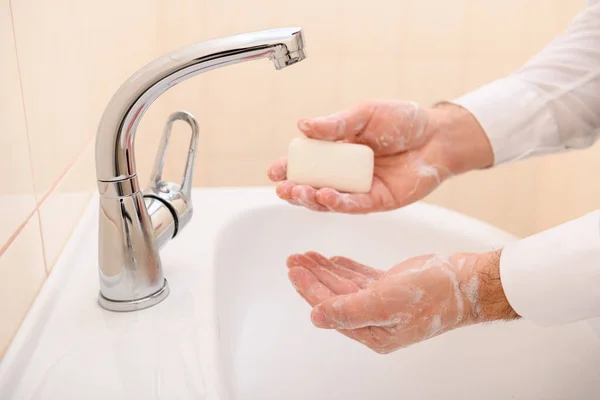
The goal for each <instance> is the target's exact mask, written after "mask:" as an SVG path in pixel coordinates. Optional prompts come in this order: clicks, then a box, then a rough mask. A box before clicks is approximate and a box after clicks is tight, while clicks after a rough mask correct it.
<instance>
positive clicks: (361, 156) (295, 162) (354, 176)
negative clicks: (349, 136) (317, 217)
mask: <svg viewBox="0 0 600 400" xmlns="http://www.w3.org/2000/svg"><path fill="white" fill-rule="evenodd" d="M373 167H374V155H373V150H372V149H371V148H370V147H369V146H365V145H362V144H354V143H336V142H327V141H323V140H315V139H309V138H305V137H300V138H296V139H294V140H292V142H291V143H290V147H289V150H288V166H287V178H288V179H289V180H291V181H292V182H294V183H297V184H301V185H310V186H312V187H314V188H318V189H320V188H332V189H335V190H338V191H340V192H345V193H368V192H369V191H370V190H371V184H372V182H373Z"/></svg>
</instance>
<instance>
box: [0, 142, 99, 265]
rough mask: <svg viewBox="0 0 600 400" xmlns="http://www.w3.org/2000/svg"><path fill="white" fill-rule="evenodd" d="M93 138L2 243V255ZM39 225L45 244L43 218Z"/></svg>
mask: <svg viewBox="0 0 600 400" xmlns="http://www.w3.org/2000/svg"><path fill="white" fill-rule="evenodd" d="M92 140H93V137H92V138H91V139H90V140H89V141H88V142H87V143H86V144H85V145H83V147H82V151H81V153H80V154H78V155H77V156H76V157H75V159H74V160H73V161H72V162H71V163H70V164H69V165H68V166H67V167H66V168H65V170H64V171H63V172H62V173H61V174H60V176H59V177H58V179H57V180H56V181H55V182H54V183H53V184H52V186H51V187H50V189H48V191H47V192H46V194H44V196H42V198H41V199H40V200H39V202H37V203H36V205H35V207H34V208H33V210H32V211H31V212H30V213H29V215H27V217H25V220H24V221H23V222H22V223H21V225H19V227H18V228H17V229H15V231H14V233H13V234H12V235H11V236H10V237H9V238H8V240H7V241H6V242H5V243H4V244H3V245H2V247H0V257H1V256H2V254H4V252H5V251H6V250H7V249H8V248H9V247H10V245H11V244H12V242H14V241H15V239H16V238H17V236H18V235H19V233H21V231H22V230H23V228H25V225H27V223H28V222H29V221H30V220H31V218H32V217H33V215H34V214H35V213H36V212H37V213H38V216H39V210H40V207H41V206H42V205H43V204H44V203H45V201H46V199H47V198H48V197H50V195H51V194H52V193H53V192H54V190H55V189H56V187H57V186H58V184H59V183H60V181H61V180H62V179H63V178H64V177H65V175H66V174H67V173H68V172H69V171H70V170H71V168H73V166H74V165H75V164H76V163H77V161H79V159H80V158H81V157H82V156H83V153H84V151H83V150H85V148H86V147H87V146H89V145H90V143H91V142H92ZM34 196H35V194H34ZM39 225H40V234H41V235H42V245H43V234H42V233H41V227H42V222H41V219H40V220H39ZM42 248H43V246H42Z"/></svg>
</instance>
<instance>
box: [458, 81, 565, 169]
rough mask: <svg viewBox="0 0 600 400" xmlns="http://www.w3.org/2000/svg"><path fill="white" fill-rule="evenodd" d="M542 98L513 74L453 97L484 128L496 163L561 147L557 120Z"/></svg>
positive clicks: (548, 151) (545, 152)
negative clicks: (455, 97) (456, 97)
mask: <svg viewBox="0 0 600 400" xmlns="http://www.w3.org/2000/svg"><path fill="white" fill-rule="evenodd" d="M544 102H545V100H544V98H543V96H541V95H540V94H539V93H538V92H536V91H535V90H534V89H533V88H532V87H531V86H529V85H527V84H526V83H525V82H523V81H521V80H520V79H518V78H517V77H515V76H509V77H506V78H502V79H498V80H496V81H493V82H491V83H489V84H487V85H485V86H482V87H480V88H478V89H476V90H474V91H472V92H469V93H467V94H465V95H463V96H462V97H459V98H458V99H456V100H454V101H453V103H454V104H456V105H459V106H461V107H463V108H465V109H467V110H468V111H469V112H471V114H473V116H474V117H475V118H476V119H477V121H478V122H479V124H480V125H481V127H482V128H483V130H484V132H485V133H486V135H487V137H488V138H489V140H490V143H491V145H492V150H493V152H494V164H495V165H498V164H502V163H506V162H509V161H516V160H518V159H522V158H527V157H530V156H533V155H539V154H547V153H552V152H556V151H557V150H559V149H561V146H560V143H559V137H558V127H557V124H556V122H555V120H554V117H553V116H552V114H551V112H550V110H549V108H548V107H547V105H545V104H544Z"/></svg>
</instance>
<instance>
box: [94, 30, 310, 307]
mask: <svg viewBox="0 0 600 400" xmlns="http://www.w3.org/2000/svg"><path fill="white" fill-rule="evenodd" d="M265 57H268V58H270V59H271V61H273V63H274V64H275V68H276V69H278V70H279V69H282V68H284V67H287V66H288V65H292V64H295V63H297V62H299V61H301V60H303V59H304V58H305V57H306V55H305V52H304V38H303V35H302V31H301V29H300V28H282V29H272V30H265V31H259V32H253V33H247V34H240V35H235V36H230V37H225V38H220V39H215V40H210V41H206V42H201V43H196V44H194V45H191V46H188V47H184V48H182V49H179V50H176V51H173V52H172V53H169V54H166V55H164V56H162V57H160V58H158V59H156V60H154V61H153V62H151V63H150V64H148V65H146V66H145V67H143V68H142V69H140V70H139V71H137V72H136V73H135V74H133V75H132V76H131V77H130V78H129V79H128V80H127V81H126V82H125V83H124V84H123V85H122V86H121V87H120V88H119V89H118V90H117V92H116V93H115V94H114V96H113V97H112V99H111V100H110V102H109V103H108V105H107V107H106V109H105V111H104V114H103V115H102V119H101V120H100V124H99V127H98V134H97V137H96V178H97V179H98V191H99V193H100V216H99V218H100V221H99V232H98V234H99V238H98V262H99V270H100V271H99V272H100V293H99V295H98V302H99V304H100V305H101V306H102V307H104V308H106V309H108V310H112V311H133V310H140V309H143V308H147V307H150V306H153V305H155V304H157V303H159V302H161V301H162V300H164V299H165V298H166V297H167V296H168V294H169V286H168V284H167V280H166V279H165V278H164V274H163V269H162V266H161V260H160V255H159V253H158V252H159V250H160V248H161V247H162V246H163V245H165V244H166V243H167V242H168V241H169V240H170V239H172V238H174V237H175V236H177V234H178V233H179V232H181V230H182V229H183V228H184V227H185V225H186V224H187V223H188V222H189V221H190V219H191V217H192V199H191V186H192V173H193V172H192V171H193V164H194V157H195V152H196V142H197V136H198V125H197V122H196V120H195V118H194V117H193V116H192V115H191V114H189V113H187V112H183V111H179V112H176V113H174V114H172V115H171V117H169V120H168V121H167V124H166V126H165V131H164V133H163V138H162V142H161V145H160V149H159V152H158V154H157V157H156V160H155V164H154V171H153V173H152V176H151V182H150V186H149V187H148V188H147V189H145V190H143V191H142V190H140V185H139V182H138V177H137V174H136V167H135V157H134V137H135V132H136V128H137V126H138V124H139V122H140V119H141V118H142V116H143V115H144V112H145V111H146V110H147V109H148V107H150V105H151V104H152V102H154V100H156V99H157V98H158V97H159V96H160V95H161V94H162V93H164V92H165V91H166V90H167V89H169V88H170V87H172V86H175V85H176V84H178V83H180V82H183V81H184V80H186V79H189V78H191V77H193V76H196V75H198V74H200V73H202V72H206V71H210V70H212V69H215V68H220V67H224V66H227V65H231V64H235V63H240V62H244V61H250V60H256V59H260V58H265ZM175 120H183V121H185V122H187V123H188V124H189V125H190V127H191V129H192V136H191V141H190V150H189V153H188V159H187V165H186V167H185V173H184V176H183V181H182V182H181V183H180V184H177V183H173V182H165V181H163V179H162V167H163V163H164V155H165V150H166V147H167V144H168V140H169V135H170V131H171V125H172V123H173V122H174V121H175Z"/></svg>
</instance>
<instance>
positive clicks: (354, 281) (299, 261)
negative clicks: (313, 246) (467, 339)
mask: <svg viewBox="0 0 600 400" xmlns="http://www.w3.org/2000/svg"><path fill="white" fill-rule="evenodd" d="M497 258H498V255H497V253H494V252H493V253H487V254H469V253H456V254H453V255H452V256H451V257H441V256H437V255H432V254H429V255H424V256H420V257H413V258H410V259H408V260H405V261H403V262H401V263H400V264H398V265H396V266H395V267H393V268H391V269H390V270H388V271H382V270H377V269H374V268H371V267H368V266H366V265H363V264H360V263H358V262H356V261H353V260H351V259H348V258H345V257H332V258H327V257H324V256H323V255H321V254H319V253H316V252H308V253H305V254H294V255H292V256H290V257H289V258H288V260H287V265H288V268H289V273H288V275H289V278H290V280H291V282H292V284H293V285H294V287H295V288H296V290H297V291H298V293H299V294H300V295H301V296H302V297H303V298H304V299H305V300H306V301H307V302H308V304H309V305H310V306H311V307H313V309H312V312H311V320H312V322H313V324H314V325H315V326H317V327H319V328H323V329H335V330H337V331H338V332H340V333H342V334H344V335H345V336H348V337H350V338H352V339H354V340H356V341H358V342H360V343H362V344H364V345H365V346H367V347H369V348H370V349H372V350H374V351H376V352H378V353H383V354H385V353H390V352H392V351H394V350H397V349H399V348H403V347H407V346H410V345H412V344H415V343H418V342H420V341H423V340H426V339H429V338H432V337H434V336H437V335H440V334H442V333H444V332H447V331H449V330H452V329H456V328H459V327H462V326H467V325H470V324H473V323H477V322H482V321H486V320H488V319H489V316H488V310H489V306H488V303H489V301H488V300H487V299H486V300H485V302H483V300H482V299H481V298H480V293H479V292H480V278H479V276H480V275H483V276H489V275H490V265H493V264H494V262H495V261H493V260H496V259H497ZM500 303H501V302H498V304H500ZM482 304H484V305H485V309H483V307H482ZM501 308H502V307H501ZM504 308H508V307H504Z"/></svg>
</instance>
